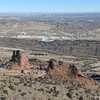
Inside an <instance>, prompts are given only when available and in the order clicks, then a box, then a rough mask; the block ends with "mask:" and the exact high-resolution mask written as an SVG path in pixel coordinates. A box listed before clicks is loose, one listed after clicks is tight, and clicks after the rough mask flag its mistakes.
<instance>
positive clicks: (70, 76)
mask: <svg viewBox="0 0 100 100" xmlns="http://www.w3.org/2000/svg"><path fill="white" fill-rule="evenodd" d="M50 62H52V61H50ZM52 63H53V62H52ZM50 65H54V64H49V66H48V67H49V68H48V74H49V75H50V76H51V77H54V78H59V79H62V80H76V81H78V83H79V84H80V86H81V87H83V88H90V89H91V88H95V87H96V81H95V80H93V79H89V78H88V77H87V76H85V75H84V74H83V73H82V72H81V71H80V70H79V69H78V68H77V67H76V66H74V65H73V64H72V65H70V64H61V65H59V64H58V65H57V64H56V66H52V67H50Z"/></svg>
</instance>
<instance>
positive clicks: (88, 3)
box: [0, 0, 100, 13]
mask: <svg viewBox="0 0 100 100" xmlns="http://www.w3.org/2000/svg"><path fill="white" fill-rule="evenodd" d="M20 12H27V13H31V12H41V13H46V12H48V13H55V12H56V13H85V12H100V0H1V1H0V13H20Z"/></svg>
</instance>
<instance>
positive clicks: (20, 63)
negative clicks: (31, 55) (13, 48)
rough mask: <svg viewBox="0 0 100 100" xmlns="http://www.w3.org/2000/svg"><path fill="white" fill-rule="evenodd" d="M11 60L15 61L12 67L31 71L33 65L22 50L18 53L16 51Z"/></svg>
mask: <svg viewBox="0 0 100 100" xmlns="http://www.w3.org/2000/svg"><path fill="white" fill-rule="evenodd" d="M17 52H18V51H17ZM16 54H17V55H16ZM11 61H13V62H14V64H13V65H12V66H10V69H12V70H19V71H26V72H29V70H30V71H31V68H32V65H30V64H29V61H28V57H27V55H26V54H25V53H23V52H20V51H19V52H18V53H15V52H14V55H13V57H12V60H11Z"/></svg>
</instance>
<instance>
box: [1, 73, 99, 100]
mask: <svg viewBox="0 0 100 100" xmlns="http://www.w3.org/2000/svg"><path fill="white" fill-rule="evenodd" d="M0 100H100V88H98V89H97V90H91V89H84V88H81V87H80V86H79V84H78V83H77V82H75V81H73V82H72V81H61V80H55V79H51V78H50V77H44V78H37V79H33V78H32V76H31V75H25V76H14V77H13V76H12V77H11V76H3V77H0Z"/></svg>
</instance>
